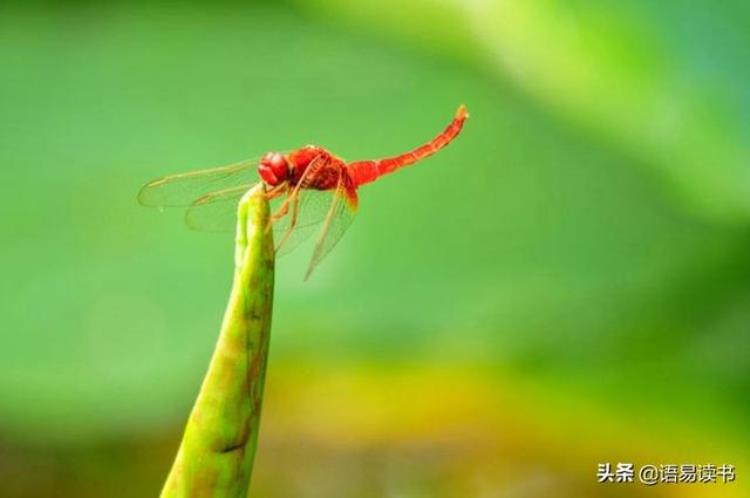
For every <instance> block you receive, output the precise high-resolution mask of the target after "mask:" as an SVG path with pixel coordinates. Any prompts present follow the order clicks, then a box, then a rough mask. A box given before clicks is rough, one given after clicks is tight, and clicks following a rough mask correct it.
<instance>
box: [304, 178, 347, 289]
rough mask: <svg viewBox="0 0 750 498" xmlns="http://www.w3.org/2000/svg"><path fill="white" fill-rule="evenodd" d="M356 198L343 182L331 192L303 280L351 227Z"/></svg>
mask: <svg viewBox="0 0 750 498" xmlns="http://www.w3.org/2000/svg"><path fill="white" fill-rule="evenodd" d="M356 196H357V193H356V191H355V190H353V189H348V188H346V187H345V185H344V183H343V182H341V183H339V186H338V188H337V189H336V190H335V191H334V192H333V202H331V205H330V207H329V208H328V211H327V212H326V215H325V218H324V219H323V226H322V227H321V229H320V234H319V235H318V240H317V242H316V243H315V249H314V250H313V254H312V257H311V258H310V264H309V266H308V267H307V272H306V273H305V280H307V279H308V278H309V277H310V275H311V274H312V272H313V270H315V268H316V267H317V266H318V265H319V264H320V262H321V261H323V258H325V257H326V256H327V255H328V253H330V252H331V249H333V248H334V247H335V246H336V244H337V243H338V241H339V240H341V236H342V235H344V232H346V230H347V228H349V226H350V225H351V223H352V221H353V220H354V215H355V214H356V206H357V197H356Z"/></svg>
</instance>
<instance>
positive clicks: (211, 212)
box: [185, 183, 254, 232]
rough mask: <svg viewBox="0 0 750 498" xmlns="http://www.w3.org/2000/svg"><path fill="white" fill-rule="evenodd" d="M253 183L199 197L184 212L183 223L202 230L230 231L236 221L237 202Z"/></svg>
mask: <svg viewBox="0 0 750 498" xmlns="http://www.w3.org/2000/svg"><path fill="white" fill-rule="evenodd" d="M253 185H254V184H253V183H247V184H244V185H239V186H237V187H233V188H228V189H225V190H220V191H218V192H212V193H210V194H206V195H204V196H203V197H200V198H199V199H198V200H196V201H195V202H193V204H192V205H191V206H190V207H189V208H188V210H187V212H186V213H185V223H186V224H187V226H189V227H190V228H192V229H193V230H198V231H202V232H231V231H233V230H234V228H235V225H236V223H237V220H236V216H237V203H238V202H239V200H240V199H241V198H242V196H243V195H245V192H247V191H248V190H250V188H251V187H252V186H253Z"/></svg>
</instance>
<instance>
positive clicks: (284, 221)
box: [272, 189, 334, 256]
mask: <svg viewBox="0 0 750 498" xmlns="http://www.w3.org/2000/svg"><path fill="white" fill-rule="evenodd" d="M290 197H291V199H290V200H289V207H288V212H287V214H286V215H285V216H284V217H283V218H281V219H279V220H277V221H276V222H275V223H274V224H273V232H274V235H273V240H274V242H275V244H276V255H277V256H284V255H286V254H289V253H290V252H292V250H293V249H295V248H296V247H297V246H299V245H300V244H301V243H302V242H304V241H305V240H307V239H308V238H310V236H311V235H312V234H313V233H315V232H316V231H317V230H318V228H319V226H320V224H321V223H323V220H325V218H326V214H327V213H328V209H329V208H330V206H331V203H332V202H333V200H334V191H331V190H308V189H299V190H296V192H295V191H292V193H291V194H290ZM274 204H276V203H272V206H273V205H274ZM279 204H280V203H279ZM278 209H279V208H278V207H276V208H275V209H272V212H274V211H276V210H278ZM295 210H296V213H295Z"/></svg>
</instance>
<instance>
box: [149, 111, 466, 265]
mask: <svg viewBox="0 0 750 498" xmlns="http://www.w3.org/2000/svg"><path fill="white" fill-rule="evenodd" d="M468 117H469V114H468V113H467V112H466V107H465V106H463V105H462V106H459V108H458V110H457V111H456V114H455V116H454V118H453V120H452V121H451V122H450V124H448V126H447V127H446V128H445V129H444V130H443V131H442V132H440V133H439V134H438V135H437V136H436V137H435V138H433V139H432V140H430V141H429V142H427V143H426V144H424V145H422V146H419V147H417V148H415V149H413V150H410V151H409V152H405V153H403V154H400V155H397V156H394V157H389V158H385V159H378V160H369V161H354V162H349V163H347V162H346V161H344V160H343V159H341V158H340V157H338V156H335V155H334V154H332V153H330V152H329V151H328V150H326V149H325V148H323V147H319V146H317V145H308V146H305V147H301V148H299V149H296V150H294V151H292V152H289V153H286V154H284V153H281V152H269V153H268V154H266V155H264V156H263V157H262V158H261V159H260V160H246V161H242V162H239V163H235V164H230V165H228V166H222V167H218V168H211V169H204V170H199V171H191V172H187V173H180V174H176V175H170V176H166V177H163V178H159V179H157V180H154V181H151V182H149V183H148V184H146V185H145V186H144V187H143V188H142V189H141V191H140V193H139V194H138V200H139V201H140V203H141V204H142V205H144V206H151V207H160V208H161V207H185V208H187V213H186V215H185V220H186V223H187V224H188V226H190V227H191V228H193V229H196V230H203V231H225V230H231V229H232V227H233V226H234V216H235V209H236V204H237V202H238V201H239V199H240V198H241V197H242V196H243V195H244V194H245V192H247V190H249V189H250V188H252V187H253V186H254V185H255V184H256V183H257V182H258V180H257V178H254V175H253V171H254V170H255V169H256V168H257V171H258V174H259V175H260V181H262V182H263V183H264V184H265V187H266V195H267V196H268V199H269V201H271V202H272V215H271V218H270V222H271V227H272V228H273V231H274V240H275V241H276V242H275V247H276V251H277V254H279V255H280V254H283V253H285V252H288V251H289V250H291V249H292V248H293V247H295V246H296V245H297V244H298V243H300V242H301V241H303V240H304V239H306V238H307V237H308V236H309V235H310V234H311V233H313V232H314V231H315V229H316V228H317V227H318V226H320V229H319V231H318V238H317V242H316V244H315V249H314V250H313V254H312V257H311V259H310V263H309V265H308V268H307V272H306V274H305V279H307V278H308V277H309V276H310V274H311V273H312V271H313V270H314V269H315V267H316V266H317V265H318V264H319V263H320V262H321V260H322V259H323V258H324V257H325V256H326V255H327V254H328V253H329V252H330V251H331V249H333V247H334V246H335V245H336V243H337V242H338V241H339V239H340V238H341V236H342V235H343V234H344V231H346V229H347V228H348V227H349V225H350V223H351V221H352V220H353V218H354V214H355V213H356V212H357V206H358V204H359V197H358V195H357V190H358V189H359V187H360V186H362V185H364V184H366V183H370V182H373V181H375V180H377V179H378V178H380V177H381V176H383V175H386V174H388V173H393V172H394V171H396V170H398V169H400V168H403V167H404V166H409V165H410V164H414V163H416V162H417V161H420V160H422V159H424V158H426V157H429V156H431V155H432V154H434V153H436V152H437V151H438V150H440V149H442V148H443V147H445V146H446V145H448V144H449V143H450V142H451V141H452V140H453V139H454V138H456V136H458V134H459V133H460V131H461V128H462V127H463V124H464V121H466V119H467V118H468ZM271 227H269V228H271Z"/></svg>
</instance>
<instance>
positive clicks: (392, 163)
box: [348, 105, 469, 186]
mask: <svg viewBox="0 0 750 498" xmlns="http://www.w3.org/2000/svg"><path fill="white" fill-rule="evenodd" d="M468 117H469V114H468V113H467V112H466V107H465V106H463V105H461V106H459V107H458V110H457V111H456V115H455V116H454V117H453V120H452V121H451V122H450V124H448V126H446V128H445V129H444V130H443V131H442V132H440V133H439V134H438V135H437V136H436V137H435V138H433V139H432V140H430V141H429V142H427V143H426V144H424V145H421V146H419V147H417V148H416V149H413V150H410V151H409V152H405V153H404V154H401V155H398V156H395V157H389V158H385V159H379V160H376V161H355V162H353V163H350V164H349V166H348V172H349V176H350V177H351V178H352V180H353V181H354V184H355V185H357V186H359V185H363V184H365V183H370V182H373V181H375V180H377V179H378V178H380V177H381V176H383V175H387V174H388V173H393V172H394V171H396V170H398V169H401V168H403V167H405V166H409V165H412V164H414V163H416V162H418V161H421V160H422V159H425V158H427V157H429V156H431V155H433V154H434V153H436V152H437V151H439V150H440V149H442V148H443V147H445V146H446V145H448V144H449V143H450V142H451V141H452V140H453V139H454V138H456V137H457V136H458V134H459V133H460V132H461V129H462V128H463V125H464V121H466V119H467V118H468Z"/></svg>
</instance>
